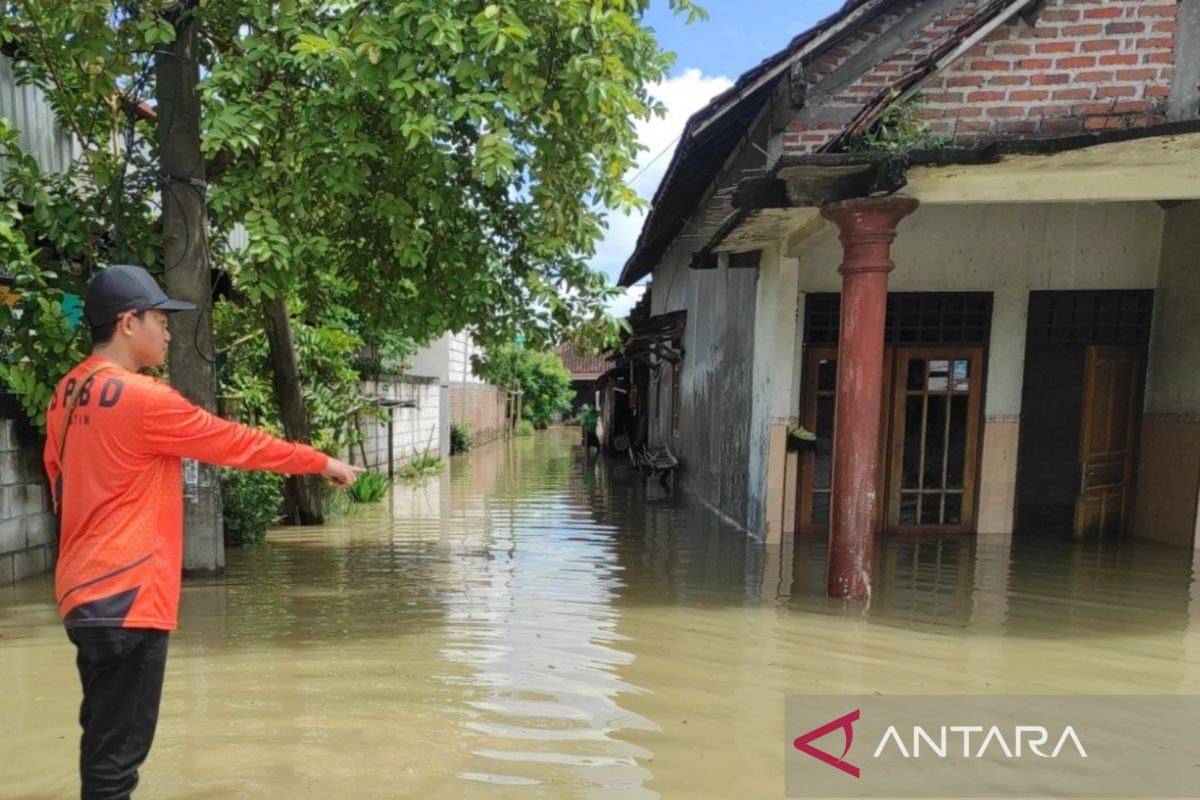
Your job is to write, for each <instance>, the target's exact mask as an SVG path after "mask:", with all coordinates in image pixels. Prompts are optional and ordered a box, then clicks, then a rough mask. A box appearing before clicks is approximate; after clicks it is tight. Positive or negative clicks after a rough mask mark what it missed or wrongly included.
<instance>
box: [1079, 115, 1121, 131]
mask: <svg viewBox="0 0 1200 800" xmlns="http://www.w3.org/2000/svg"><path fill="white" fill-rule="evenodd" d="M1124 125H1125V123H1124V122H1123V121H1122V120H1121V118H1120V117H1089V118H1087V119H1086V120H1084V122H1083V127H1085V128H1087V129H1088V130H1092V131H1094V130H1102V129H1104V128H1121V127H1124Z"/></svg>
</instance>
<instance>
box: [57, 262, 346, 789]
mask: <svg viewBox="0 0 1200 800" xmlns="http://www.w3.org/2000/svg"><path fill="white" fill-rule="evenodd" d="M194 308H195V306H194V305H192V304H191V303H186V302H183V301H179V300H172V299H170V298H168V297H167V295H166V294H165V293H163V291H162V289H160V288H159V286H158V284H157V283H156V282H155V280H154V278H153V277H151V276H150V274H149V273H148V272H146V270H144V269H142V268H141V267H131V266H124V265H114V266H111V267H109V268H108V269H105V270H103V271H101V272H100V273H98V274H97V275H96V276H95V278H93V279H92V282H91V284H90V285H89V286H88V291H87V297H86V299H85V301H84V316H85V317H86V319H87V321H88V324H89V325H90V326H91V328H92V343H93V350H92V355H91V356H89V357H88V358H87V359H85V360H84V361H83V362H82V363H81V364H79V365H78V366H76V367H75V368H74V369H73V370H71V372H70V373H68V374H67V376H66V377H65V378H63V380H62V382H61V383H60V384H59V386H58V388H57V389H56V390H55V392H54V396H53V398H52V400H51V401H50V408H49V410H48V413H47V416H46V435H47V438H46V450H45V464H46V472H47V473H48V475H49V477H50V483H51V486H52V487H53V490H54V500H55V506H56V507H57V508H58V509H59V510H60V514H61V517H60V522H61V526H60V531H61V533H60V538H59V556H58V567H57V569H56V573H55V589H56V594H57V596H58V611H59V615H60V616H61V617H62V619H63V622H64V624H65V625H66V629H67V636H68V637H69V638H70V639H71V641H72V642H73V643H74V644H75V647H76V665H77V666H78V668H79V677H80V679H81V681H82V683H83V703H82V705H81V707H80V714H79V722H80V725H81V726H82V728H83V736H82V738H81V740H80V759H79V770H80V776H81V780H82V786H83V792H82V796H83V798H84V800H119V799H123V798H128V797H129V796H130V795H131V793H132V792H133V790H134V788H135V787H136V786H137V782H138V768H139V767H140V766H141V764H142V763H143V762H144V761H145V760H146V756H147V754H148V753H149V752H150V745H151V743H152V742H153V740H154V730H155V727H156V725H157V722H158V706H159V698H160V697H161V694H162V684H163V673H164V669H165V666H166V659H167V637H168V633H169V632H170V631H173V630H175V627H176V619H177V612H178V608H179V585H180V577H181V573H182V561H183V490H182V459H184V458H192V459H196V460H198V461H204V462H207V463H211V464H219V465H221V466H226V467H240V468H242V469H257V470H268V471H271V472H280V473H285V474H293V475H308V474H320V475H323V476H324V477H326V478H327V479H329V480H330V481H331V482H332V483H333V484H334V485H336V486H338V487H339V488H342V487H346V486H349V485H350V484H352V483H354V481H355V478H356V473H357V472H359V471H360V470H359V469H358V468H356V467H353V466H351V465H349V464H346V463H344V462H342V461H339V460H338V459H336V458H330V457H329V456H326V455H325V454H324V453H320V452H318V451H316V450H314V449H313V448H311V447H309V446H307V445H303V444H295V443H292V442H285V441H283V440H281V439H276V438H275V437H273V436H269V435H268V434H266V433H263V432H261V431H256V430H254V429H252V428H247V427H244V426H241V425H237V424H235V423H232V422H229V421H227V420H223V419H221V418H219V417H216V416H214V415H212V414H209V413H208V412H207V411H205V410H204V409H202V408H200V407H198V406H195V405H193V404H192V403H190V402H188V401H187V400H185V399H184V398H183V396H182V395H180V394H179V393H178V392H177V391H175V390H174V389H173V388H171V387H170V386H169V385H167V384H165V383H162V382H161V381H158V380H156V379H154V378H151V377H148V376H146V375H142V374H140V371H141V370H142V369H145V368H147V367H155V366H160V365H162V364H163V363H164V362H165V361H166V357H167V344H168V343H169V342H170V341H171V334H170V333H169V332H168V330H167V314H168V312H171V311H184V310H191V309H194ZM68 415H69V418H68Z"/></svg>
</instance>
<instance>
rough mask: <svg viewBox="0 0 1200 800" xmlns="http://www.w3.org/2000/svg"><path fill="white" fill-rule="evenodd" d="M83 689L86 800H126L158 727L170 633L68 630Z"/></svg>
mask: <svg viewBox="0 0 1200 800" xmlns="http://www.w3.org/2000/svg"><path fill="white" fill-rule="evenodd" d="M67 636H68V637H69V638H70V639H71V641H72V642H74V644H75V649H76V658H75V664H76V666H78V667H79V679H80V680H81V681H82V683H83V704H82V705H81V706H80V708H79V724H80V726H81V727H82V728H83V736H82V738H81V739H80V742H79V775H80V779H81V781H82V785H83V791H82V798H83V800H125V799H126V798H128V797H130V796H131V794H132V793H133V790H134V789H135V788H137V784H138V767H140V766H141V765H142V762H144V761H145V760H146V756H147V755H148V754H149V753H150V745H151V744H152V743H153V742H154V729H155V727H156V726H157V725H158V701H159V698H161V697H162V686H163V672H164V670H165V668H166V664H167V632H166V631H156V630H144V629H134V628H68V629H67Z"/></svg>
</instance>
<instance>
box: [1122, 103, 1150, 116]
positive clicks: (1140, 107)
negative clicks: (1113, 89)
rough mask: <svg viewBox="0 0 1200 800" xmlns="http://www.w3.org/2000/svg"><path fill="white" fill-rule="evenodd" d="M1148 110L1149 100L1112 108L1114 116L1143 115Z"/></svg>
mask: <svg viewBox="0 0 1200 800" xmlns="http://www.w3.org/2000/svg"><path fill="white" fill-rule="evenodd" d="M1149 110H1150V101H1149V100H1132V101H1129V102H1126V103H1117V104H1116V105H1115V106H1113V113H1114V114H1144V113H1146V112H1147V111H1149Z"/></svg>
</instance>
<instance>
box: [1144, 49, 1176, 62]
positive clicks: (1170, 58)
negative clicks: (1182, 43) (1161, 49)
mask: <svg viewBox="0 0 1200 800" xmlns="http://www.w3.org/2000/svg"><path fill="white" fill-rule="evenodd" d="M1143 61H1145V62H1146V63H1147V64H1174V63H1175V53H1174V51H1167V52H1165V53H1150V54H1149V55H1147V56H1146V57H1145V58H1144V59H1143Z"/></svg>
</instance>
